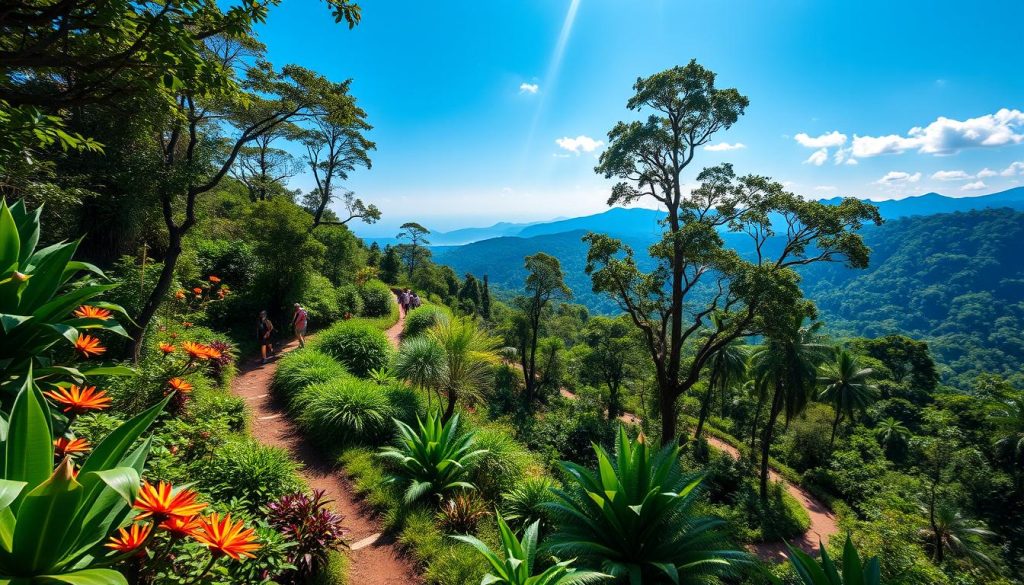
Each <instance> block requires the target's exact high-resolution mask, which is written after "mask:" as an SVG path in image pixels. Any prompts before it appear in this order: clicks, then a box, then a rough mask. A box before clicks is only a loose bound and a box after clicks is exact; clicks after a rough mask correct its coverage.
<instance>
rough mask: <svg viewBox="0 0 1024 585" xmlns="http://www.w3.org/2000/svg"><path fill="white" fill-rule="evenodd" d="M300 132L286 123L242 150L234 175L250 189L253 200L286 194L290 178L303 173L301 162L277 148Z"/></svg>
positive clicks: (232, 173) (259, 137) (239, 153)
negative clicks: (300, 172)
mask: <svg viewBox="0 0 1024 585" xmlns="http://www.w3.org/2000/svg"><path fill="white" fill-rule="evenodd" d="M296 131H297V130H296V129H295V128H294V126H292V125H291V124H282V125H280V126H278V127H277V128H275V129H273V130H271V131H269V132H267V133H265V134H263V135H261V136H258V137H257V138H255V139H254V140H253V141H252V142H251V143H250V145H249V146H243V147H242V149H241V150H239V152H238V159H237V161H236V163H235V166H234V167H232V169H231V176H232V177H234V178H235V179H237V180H238V181H239V182H241V183H242V184H243V185H245V187H246V189H248V190H249V199H251V200H253V201H254V202H255V201H266V200H267V199H270V197H272V196H273V195H275V194H278V193H284V192H285V191H286V187H285V184H286V183H287V181H288V179H290V178H292V177H294V176H295V175H297V174H298V173H299V171H300V170H301V164H300V163H299V161H298V160H296V159H295V157H294V156H292V155H291V154H289V153H288V151H286V150H283V149H281V148H277V147H276V146H275V143H278V142H280V141H281V140H283V139H286V138H287V137H289V136H293V135H294V134H295V132H296Z"/></svg>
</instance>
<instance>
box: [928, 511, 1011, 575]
mask: <svg viewBox="0 0 1024 585" xmlns="http://www.w3.org/2000/svg"><path fill="white" fill-rule="evenodd" d="M921 511H922V512H923V513H924V514H926V515H927V516H928V527H927V528H924V529H922V530H921V535H922V536H923V537H924V538H925V539H927V540H928V542H929V544H930V545H931V549H932V560H933V561H935V563H941V562H942V561H943V560H944V559H945V557H946V553H947V552H948V553H949V554H951V555H953V556H957V557H964V558H967V559H968V560H970V561H972V562H974V563H977V564H979V565H982V566H984V567H986V568H989V569H991V568H992V567H993V562H992V559H991V558H989V557H988V556H987V555H985V554H984V553H982V552H981V551H979V550H978V549H977V546H978V544H979V542H980V540H981V539H982V538H986V537H989V536H995V533H994V532H992V531H990V530H988V529H986V528H985V526H984V525H982V524H980V523H978V522H974V521H972V520H970V519H968V518H965V517H964V516H963V515H962V514H961V513H960V511H959V510H957V509H956V507H954V506H952V505H950V504H939V505H937V506H927V505H923V504H922V505H921Z"/></svg>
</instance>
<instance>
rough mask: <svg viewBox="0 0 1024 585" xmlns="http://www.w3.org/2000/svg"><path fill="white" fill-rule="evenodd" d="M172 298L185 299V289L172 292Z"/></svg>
mask: <svg viewBox="0 0 1024 585" xmlns="http://www.w3.org/2000/svg"><path fill="white" fill-rule="evenodd" d="M174 298H176V299H178V300H179V301H183V300H185V291H183V290H178V291H177V292H175V293H174Z"/></svg>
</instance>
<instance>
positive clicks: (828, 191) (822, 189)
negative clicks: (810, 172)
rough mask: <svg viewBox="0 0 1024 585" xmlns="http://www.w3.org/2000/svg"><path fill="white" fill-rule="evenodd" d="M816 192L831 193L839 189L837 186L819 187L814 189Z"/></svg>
mask: <svg viewBox="0 0 1024 585" xmlns="http://www.w3.org/2000/svg"><path fill="white" fill-rule="evenodd" d="M814 190H815V191H823V192H826V193H831V192H832V191H838V190H839V187H836V186H835V185H818V186H817V187H815V188H814Z"/></svg>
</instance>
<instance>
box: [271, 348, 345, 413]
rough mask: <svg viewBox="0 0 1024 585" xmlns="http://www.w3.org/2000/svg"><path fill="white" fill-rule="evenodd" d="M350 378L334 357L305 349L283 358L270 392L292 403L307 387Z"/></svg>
mask: <svg viewBox="0 0 1024 585" xmlns="http://www.w3.org/2000/svg"><path fill="white" fill-rule="evenodd" d="M348 376H349V373H348V370H346V369H345V366H343V365H341V363H340V362H338V361H337V360H336V359H334V358H333V357H331V356H329V355H327V354H325V353H323V352H320V351H316V350H314V349H311V348H305V349H300V350H296V351H292V352H289V353H287V354H285V355H284V356H282V357H281V359H280V360H279V361H278V364H277V370H276V371H275V372H274V380H273V382H271V385H270V391H271V392H272V393H273V394H274V396H275V397H277V398H280V399H283V400H285V401H287V402H291V401H292V399H294V398H295V396H296V395H298V393H299V392H301V391H302V390H303V389H305V388H306V387H307V386H310V385H312V384H320V383H323V382H327V381H329V380H334V379H337V378H345V377H348Z"/></svg>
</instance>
